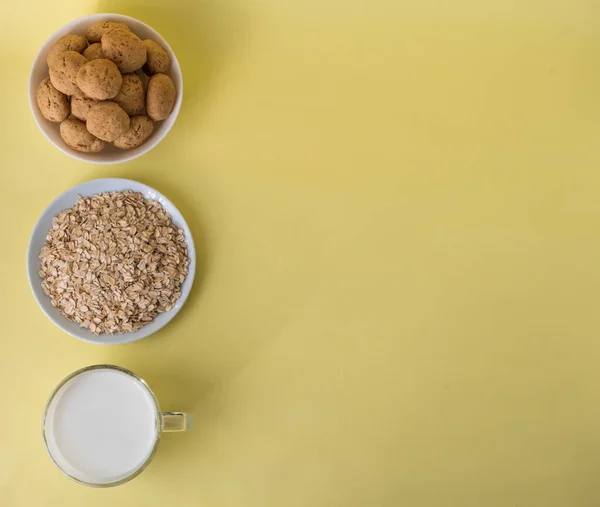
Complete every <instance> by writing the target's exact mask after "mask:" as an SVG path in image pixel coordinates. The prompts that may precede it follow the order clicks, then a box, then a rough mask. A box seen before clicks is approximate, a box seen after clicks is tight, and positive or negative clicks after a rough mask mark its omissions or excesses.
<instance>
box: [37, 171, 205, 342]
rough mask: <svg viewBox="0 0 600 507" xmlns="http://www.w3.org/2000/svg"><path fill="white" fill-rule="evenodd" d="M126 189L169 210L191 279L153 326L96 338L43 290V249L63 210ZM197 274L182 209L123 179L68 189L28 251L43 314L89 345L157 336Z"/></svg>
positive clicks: (49, 210) (50, 208)
mask: <svg viewBox="0 0 600 507" xmlns="http://www.w3.org/2000/svg"><path fill="white" fill-rule="evenodd" d="M123 190H133V191H135V192H140V193H141V194H143V196H144V197H145V198H146V199H152V200H155V201H159V202H160V203H161V204H162V205H163V206H164V208H165V210H167V212H168V213H169V214H170V215H171V217H172V220H173V224H175V225H176V226H177V227H181V228H182V229H183V230H184V235H185V241H186V243H187V249H188V257H189V258H190V265H189V268H188V274H187V277H186V278H185V280H184V282H183V284H182V286H181V297H180V298H179V299H178V300H177V303H176V304H175V306H174V307H173V309H172V310H170V311H168V312H165V313H160V314H158V315H157V317H156V318H155V319H154V320H153V321H152V322H151V323H150V324H148V325H147V326H144V327H143V328H142V329H140V330H139V331H136V332H135V333H124V334H114V335H108V334H101V335H95V334H94V333H92V332H90V331H88V330H87V329H84V328H82V327H80V326H79V324H77V323H75V322H70V321H69V320H67V319H66V318H65V317H63V316H62V315H61V314H60V312H59V311H58V310H57V309H56V308H54V307H53V306H52V304H51V303H50V298H48V296H46V294H44V291H43V290H42V279H41V277H40V275H39V274H38V271H39V270H40V267H41V263H40V260H39V258H38V257H39V254H40V251H41V249H42V246H43V245H44V243H45V241H46V235H47V234H48V231H49V230H50V229H51V228H52V219H53V218H54V217H55V216H56V215H58V214H59V213H60V212H61V211H62V210H65V209H68V208H71V207H72V206H73V205H74V204H75V202H76V200H77V196H78V195H82V196H91V195H95V194H100V193H102V192H115V191H123ZM195 271H196V251H195V250H194V239H193V238H192V233H191V231H190V228H189V227H188V224H187V223H186V222H185V219H184V218H183V216H182V215H181V213H180V212H179V210H178V209H177V208H176V207H175V205H174V204H173V203H172V202H171V201H169V199H167V198H166V197H165V196H164V195H162V194H161V193H160V192H158V191H157V190H154V189H153V188H150V187H149V186H148V185H144V184H143V183H139V182H137V181H132V180H125V179H121V178H104V179H99V180H92V181H88V182H86V183H82V184H81V185H77V186H75V187H73V188H71V189H70V190H67V191H66V192H65V193H64V194H62V195H60V196H59V197H57V198H56V199H54V201H52V202H51V203H50V205H49V206H48V207H47V208H46V209H45V210H44V212H43V213H42V216H41V217H40V218H39V220H38V221H37V223H36V224H35V227H34V229H33V233H32V234H31V239H30V240H29V247H28V248H27V275H28V277H29V285H30V286H31V290H32V291H33V295H34V297H35V300H36V301H37V302H38V304H39V305H40V308H41V309H42V311H43V312H44V313H45V314H46V316H47V317H48V318H49V319H50V320H51V321H52V322H54V324H56V325H57V326H58V327H59V328H60V329H62V330H63V331H65V332H66V333H69V334H70V335H71V336H74V337H75V338H79V339H80V340H83V341H86V342H90V343H100V344H104V345H118V344H121V343H129V342H133V341H136V340H141V339H142V338H146V337H147V336H150V335H151V334H153V333H156V331H158V330H159V329H161V328H162V327H163V326H165V325H167V323H168V322H169V321H170V320H171V319H172V318H173V317H175V315H176V314H177V312H178V311H179V310H180V309H181V307H182V306H183V304H184V303H185V301H186V299H187V297H188V295H189V293H190V290H191V288H192V284H193V283H194V273H195Z"/></svg>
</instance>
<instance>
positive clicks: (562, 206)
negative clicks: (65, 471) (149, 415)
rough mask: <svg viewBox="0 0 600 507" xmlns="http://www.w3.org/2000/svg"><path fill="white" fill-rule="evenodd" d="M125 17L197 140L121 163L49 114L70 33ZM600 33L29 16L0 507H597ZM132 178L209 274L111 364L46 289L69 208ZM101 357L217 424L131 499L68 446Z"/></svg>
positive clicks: (231, 0)
mask: <svg viewBox="0 0 600 507" xmlns="http://www.w3.org/2000/svg"><path fill="white" fill-rule="evenodd" d="M102 11H105V12H106V11H109V12H110V11H114V12H120V13H124V14H128V15H132V16H135V17H138V18H139V19H141V20H142V21H144V22H147V23H149V24H150V25H151V26H153V27H154V28H155V29H157V30H158V31H159V32H160V33H161V34H162V35H163V36H164V37H165V38H166V39H167V40H168V41H169V43H170V44H171V45H172V47H173V49H174V50H175V52H176V53H177V55H178V57H179V59H180V62H181V65H182V68H183V72H184V82H185V98H184V103H183V108H182V110H181V115H180V117H179V119H178V121H177V123H176V125H175V127H174V128H173V131H172V132H171V134H170V135H169V136H168V137H167V138H166V139H165V140H164V141H163V142H162V143H161V144H160V145H159V146H158V147H157V148H156V149H155V150H153V151H152V152H151V153H150V154H148V155H146V156H144V157H142V158H140V159H138V160H135V161H133V162H130V163H126V164H122V165H118V166H109V167H100V166H94V165H88V164H84V163H81V162H78V161H75V160H72V159H70V158H68V157H66V156H65V155H63V154H62V153H60V152H59V151H58V150H56V149H55V148H54V147H52V146H51V145H50V144H49V143H48V142H47V141H46V140H45V139H44V137H43V136H42V134H41V133H40V132H39V131H38V129H37V127H36V126H35V124H34V122H33V119H32V117H31V114H30V112H29V106H28V102H27V80H28V73H29V69H30V65H31V62H32V60H33V58H34V56H35V54H36V52H37V50H38V48H39V47H40V46H41V45H42V43H43V42H44V41H45V40H46V38H47V37H48V36H49V35H50V34H51V33H52V32H53V31H55V30H56V29H57V28H59V27H60V26H62V25H63V24H65V23H67V22H68V21H70V20H71V19H74V18H76V17H79V16H81V15H85V14H89V13H93V12H102ZM599 26H600V4H599V3H598V2H597V0H454V1H445V0H410V1H409V0H387V1H386V0H373V1H367V0H204V1H195V0H178V1H173V2H167V1H166V0H165V1H161V2H159V1H157V0H136V1H134V2H130V1H124V2H119V1H115V0H109V1H100V2H98V3H95V2H89V1H76V0H69V1H66V0H57V1H55V2H47V1H45V2H42V1H40V0H33V1H28V2H25V1H16V2H8V1H3V2H2V6H1V7H0V43H1V47H2V51H1V52H0V61H1V64H2V67H1V68H2V80H1V83H2V84H1V86H2V93H1V95H0V106H1V111H2V123H1V127H0V129H1V130H0V133H1V134H2V141H1V149H0V168H1V169H0V170H1V173H0V175H1V182H0V202H1V204H2V213H1V214H0V230H1V231H2V237H3V240H2V241H3V248H2V254H1V263H0V281H1V288H2V291H1V293H0V308H1V315H2V327H1V336H2V346H1V348H0V386H1V387H0V399H1V400H2V408H3V414H2V416H1V417H0V505H2V507H20V506H36V507H42V506H50V507H55V506H56V507H58V506H60V507H63V506H64V507H70V506H81V505H86V506H90V507H96V506H98V507H100V506H102V507H104V506H106V505H110V506H125V505H133V506H144V507H155V506H156V507H158V506H164V505H173V506H183V507H187V506H190V507H191V506H206V507H209V506H210V507H238V506H239V507H242V506H243V507H271V506H273V507H338V506H339V507H379V506H381V507H396V506H398V507H399V506H410V507H429V506H431V507H437V506H451V507H471V506H472V507H482V506H485V507H509V506H510V507H516V506H523V507H537V506H539V507H554V506H561V507H562V506H564V507H575V506H576V507H587V506H590V507H591V506H594V507H595V506H597V505H599V504H600V479H599V477H600V368H599V361H600V311H598V302H599V301H598V300H599V296H600V289H599V288H600V269H599V267H598V266H599V262H600V239H599V237H600V227H599V226H600V199H599V191H600V143H599V141H600V30H599ZM107 176H117V177H126V178H132V179H136V180H140V181H142V182H144V183H147V184H150V185H151V186H154V187H156V188H158V189H160V190H161V191H162V192H164V193H165V194H166V195H167V196H169V197H170V198H171V199H172V200H173V201H174V202H175V204H176V205H177V206H178V207H179V208H180V210H181V211H182V212H183V214H184V215H185V217H186V218H187V220H188V223H189V224H190V226H191V228H192V231H193V234H194V235H195V238H196V247H197V250H198V252H199V255H200V258H199V266H198V268H199V269H198V274H197V276H196V282H195V286H194V289H193V293H192V295H191V297H190V299H189V301H188V303H187V304H186V306H185V307H184V309H183V310H182V312H181V313H180V314H179V315H178V316H177V317H176V318H175V320H174V321H173V322H172V323H171V324H170V325H169V326H168V327H167V328H165V329H164V330H163V331H161V332H159V333H157V334H156V335H154V336H153V337H151V338H149V339H146V340H143V341H141V342H137V343H134V344H130V345H125V346H116V347H110V348H108V347H100V346H94V345H90V344H85V343H82V342H78V341H77V340H75V339H73V338H71V337H69V336H67V335H65V334H63V333H61V332H60V331H59V330H58V329H57V328H55V327H54V326H53V325H52V324H51V323H50V321H49V320H48V319H47V318H46V317H45V316H44V315H43V314H42V312H41V311H40V310H39V309H38V307H37V306H36V304H35V302H34V300H33V297H32V296H31V294H30V290H29V287H28V285H27V279H26V273H25V251H26V246H27V241H28V237H29V234H30V232H31V229H32V227H33V225H34V223H35V221H36V219H37V217H38V216H39V214H40V213H41V212H42V210H43V209H44V208H45V206H46V205H47V204H48V202H49V201H50V200H51V199H53V198H54V197H55V196H56V195H58V194H59V193H61V192H62V191H64V190H65V189H67V188H69V187H71V186H73V185H75V184H77V183H80V182H82V181H85V180H89V179H92V178H99V177H107ZM101 362H108V363H114V364H118V365H122V366H125V367H127V368H130V369H132V370H134V371H135V372H136V373H138V374H139V375H141V376H142V377H144V378H146V379H147V380H148V382H149V383H150V385H151V386H152V387H153V388H154V390H155V391H156V393H157V394H158V396H159V398H160V400H161V402H162V404H163V408H164V409H166V410H169V409H175V410H177V409H178V410H188V411H191V412H193V413H194V415H195V417H196V423H197V425H196V428H195V429H194V431H193V432H190V433H189V434H172V435H166V436H165V437H164V439H163V441H162V442H161V446H160V449H159V452H158V454H157V456H156V459H155V460H154V462H153V463H152V464H151V465H150V467H149V468H148V470H147V471H145V472H144V473H143V474H142V475H141V476H140V477H139V478H137V479H135V480H134V481H133V482H131V483H129V484H127V485H125V486H121V487H118V488H114V489H110V490H95V489H91V488H85V487H81V486H79V485H77V484H75V483H72V482H70V481H69V480H68V479H67V478H65V477H63V476H62V475H61V474H60V472H59V471H58V470H56V469H55V468H54V466H53V465H52V463H51V462H50V460H49V459H48V458H47V456H46V454H45V451H44V448H43V445H42V440H41V435H40V419H41V413H42V409H43V406H44V403H45V401H46V397H47V395H48V394H49V393H50V391H51V390H52V388H53V387H54V386H55V384H56V383H57V382H59V381H60V380H61V379H62V378H63V377H64V376H65V375H67V374H68V373H70V372H71V371H73V370H75V369H76V368H79V367H81V366H84V365H88V364H93V363H101Z"/></svg>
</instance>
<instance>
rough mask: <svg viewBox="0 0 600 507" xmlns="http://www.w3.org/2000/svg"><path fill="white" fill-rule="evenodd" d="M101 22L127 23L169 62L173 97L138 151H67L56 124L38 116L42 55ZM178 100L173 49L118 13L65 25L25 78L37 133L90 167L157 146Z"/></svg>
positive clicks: (178, 79) (180, 84)
mask: <svg viewBox="0 0 600 507" xmlns="http://www.w3.org/2000/svg"><path fill="white" fill-rule="evenodd" d="M104 20H110V21H120V22H122V23H127V25H129V28H130V29H131V31H132V32H133V33H135V34H136V35H137V36H138V37H140V38H141V39H153V40H154V41H156V42H157V43H158V44H160V46H162V47H163V48H164V50H165V51H166V52H167V53H168V54H169V58H170V59H171V67H170V69H169V72H167V74H168V75H169V76H170V77H171V79H172V80H173V83H174V84H175V89H176V90H177V98H176V100H175V106H174V107H173V111H172V112H171V114H170V116H169V117H168V118H167V119H166V120H164V121H161V122H155V123H154V132H153V133H152V135H151V136H150V138H149V139H148V140H147V141H146V142H145V143H144V144H142V145H141V146H139V147H138V148H134V149H133V150H119V149H118V148H116V147H115V146H113V145H112V144H107V145H106V147H105V148H104V149H103V150H102V151H101V152H100V153H82V152H80V151H75V150H73V149H72V148H69V147H68V146H67V145H66V144H65V142H64V141H63V140H62V138H61V137H60V131H59V126H60V123H53V122H51V121H48V120H46V118H44V117H43V116H42V113H41V112H40V110H39V108H38V105H37V100H36V91H37V87H38V85H39V84H40V82H41V81H42V79H44V78H45V77H46V76H48V65H47V64H46V56H47V55H48V51H49V50H50V48H51V47H52V45H53V44H54V42H55V41H56V39H58V38H59V37H62V36H63V35H68V34H70V33H76V34H79V35H85V31H86V30H87V28H88V27H89V26H90V25H91V24H93V23H96V22H97V21H104ZM182 98H183V80H182V77H181V68H180V67H179V62H178V61H177V57H176V56H175V53H173V50H172V49H171V47H170V46H169V45H168V44H167V41H165V39H163V38H162V37H161V36H160V35H159V34H158V33H157V32H156V31H154V30H153V29H152V28H150V27H149V26H148V25H146V24H145V23H142V22H141V21H138V20H137V19H135V18H131V17H129V16H123V15H121V14H92V15H91V16H84V17H83V18H79V19H76V20H75V21H71V22H70V23H68V24H66V25H65V26H63V27H62V28H61V29H60V30H57V31H56V32H54V33H53V34H52V36H51V37H50V38H49V39H48V40H47V41H46V43H45V44H44V45H43V46H42V48H41V49H40V51H39V53H38V54H37V56H36V57H35V60H34V62H33V66H32V68H31V74H30V75H29V106H30V107H31V112H32V113H33V117H34V118H35V121H36V123H37V124H38V127H39V128H40V130H41V131H42V132H43V134H44V135H45V136H46V138H47V139H48V140H49V141H50V142H51V143H52V144H53V145H54V146H56V147H57V148H58V149H59V150H60V151H62V152H63V153H66V154H67V155H70V156H71V157H73V158H76V159H78V160H83V161H84V162H92V163H94V164H117V163H119V162H126V161H128V160H133V159H134V158H137V157H140V156H141V155H143V154H144V153H147V152H149V151H150V150H151V149H152V148H154V147H155V146H156V145H157V144H158V143H160V141H162V139H163V138H164V137H165V136H166V135H167V133H168V132H169V130H171V127H172V126H173V124H174V123H175V120H176V119H177V115H178V114H179V109H180V108H181V100H182Z"/></svg>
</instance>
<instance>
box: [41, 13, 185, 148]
mask: <svg viewBox="0 0 600 507" xmlns="http://www.w3.org/2000/svg"><path fill="white" fill-rule="evenodd" d="M46 61H47V63H48V71H49V72H48V73H49V77H46V78H45V79H44V80H42V82H41V83H40V84H39V86H38V89H37V103H38V107H39V108H40V112H41V113H42V115H43V116H44V118H46V119H47V120H50V121H52V122H57V123H60V135H61V137H62V139H63V140H64V142H65V143H66V144H67V145H68V146H69V147H71V148H73V149H74V150H77V151H82V152H87V153H97V152H100V151H102V150H103V149H104V147H105V145H106V143H113V144H114V145H115V146H116V147H117V148H120V149H123V150H129V149H132V148H137V147H138V146H141V145H142V144H143V143H144V142H145V141H146V140H147V139H148V138H149V137H150V136H151V135H152V132H153V130H154V122H155V121H162V120H164V119H166V118H167V117H168V116H169V114H171V111H172V110H173V106H174V105H175V98H176V90H175V85H174V84H173V81H172V80H171V78H170V77H169V76H168V75H166V74H165V73H166V72H167V71H168V70H169V65H170V61H169V55H168V54H167V52H166V51H165V50H164V49H163V48H162V47H160V46H159V45H158V44H157V43H156V42H155V41H153V40H150V39H148V40H141V39H140V38H139V37H138V36H137V35H135V34H134V33H133V32H132V31H131V30H130V29H129V27H128V26H127V25H126V24H125V23H118V22H115V21H101V22H98V23H94V24H93V25H92V26H90V27H89V28H88V30H87V32H86V34H85V37H83V36H81V35H76V34H72V35H65V36H64V37H61V38H60V39H58V40H57V41H56V42H55V43H54V45H53V46H52V48H51V49H50V51H49V53H48V57H47V60H46Z"/></svg>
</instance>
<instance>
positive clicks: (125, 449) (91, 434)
mask: <svg viewBox="0 0 600 507" xmlns="http://www.w3.org/2000/svg"><path fill="white" fill-rule="evenodd" d="M190 425H191V417H190V416H189V415H188V414H185V413H183V412H161V410H160V406H159V404H158V399H157V398H156V396H155V394H154V393H153V392H152V391H151V390H150V388H149V387H148V385H147V384H146V382H144V381H143V380H142V379H141V378H139V377H137V376H136V375H135V374H133V373H132V372H130V371H129V370H126V369H124V368H120V367H118V366H112V365H107V364H99V365H96V366H88V367H87V368H82V369H81V370H77V371H76V372H74V373H71V375H69V376H68V377H67V378H65V379H64V380H63V381H62V382H61V383H60V384H59V385H58V386H57V387H56V388H55V389H54V391H53V392H52V394H51V395H50V398H49V399H48V403H47V404H46V409H45V410H44V419H43V423H42V431H43V436H44V443H45V444H46V450H47V451H48V454H49V455H50V457H51V458H52V461H53V462H54V464H55V465H56V466H57V467H58V468H59V469H60V470H61V471H62V472H63V473H64V474H65V475H67V476H68V477H70V478H71V479H73V480H74V481H76V482H78V483H80V484H84V485H86V486H94V487H109V486H118V485H119V484H123V483H125V482H127V481H130V480H131V479H133V478H134V477H136V476H137V475H138V474H140V473H141V472H142V471H143V470H144V468H146V467H147V466H148V464H149V463H150V461H151V460H152V458H153V457H154V453H155V452H156V449H157V447H158V442H159V440H160V436H161V434H162V432H163V431H185V430H187V429H189V427H190Z"/></svg>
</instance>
